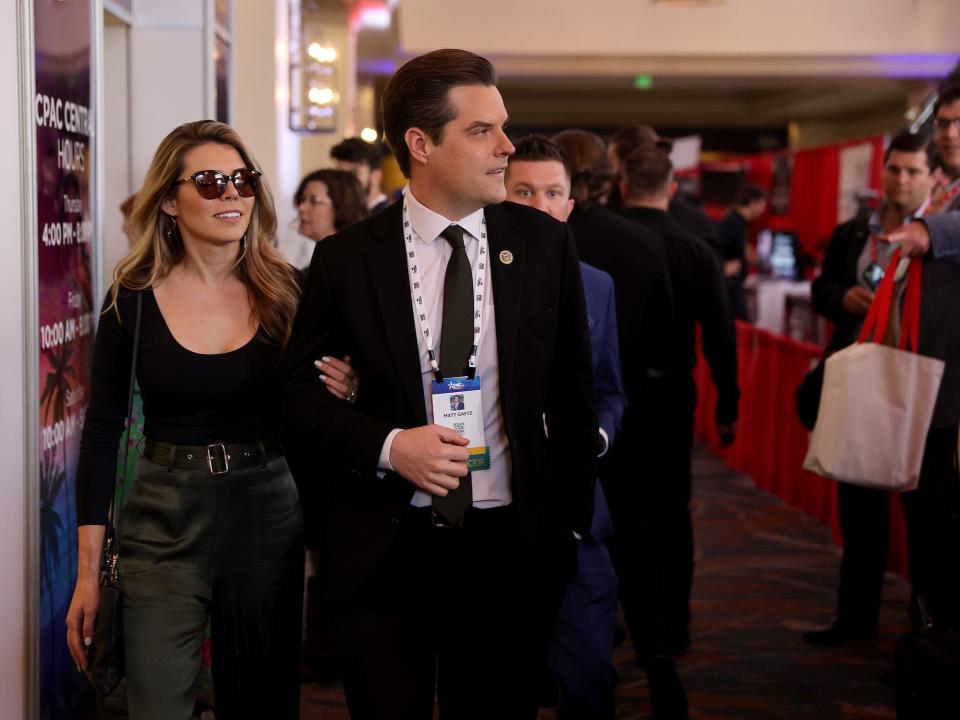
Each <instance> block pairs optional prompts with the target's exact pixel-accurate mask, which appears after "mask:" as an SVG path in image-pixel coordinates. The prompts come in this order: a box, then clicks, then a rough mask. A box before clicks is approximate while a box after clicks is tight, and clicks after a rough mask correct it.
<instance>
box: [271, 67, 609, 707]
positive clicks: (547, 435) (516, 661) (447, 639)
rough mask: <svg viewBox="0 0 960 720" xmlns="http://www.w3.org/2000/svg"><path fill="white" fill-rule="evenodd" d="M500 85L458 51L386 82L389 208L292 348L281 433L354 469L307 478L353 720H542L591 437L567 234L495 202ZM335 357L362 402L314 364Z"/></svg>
mask: <svg viewBox="0 0 960 720" xmlns="http://www.w3.org/2000/svg"><path fill="white" fill-rule="evenodd" d="M494 82H495V75H494V71H493V67H492V66H491V65H490V63H489V62H488V61H487V60H485V59H484V58H481V57H478V56H476V55H474V54H473V53H469V52H465V51H462V50H440V51H436V52H432V53H429V54H427V55H423V56H421V57H418V58H415V59H413V60H411V61H410V62H408V63H407V64H406V65H404V66H403V67H402V68H401V69H400V70H398V71H397V73H396V74H395V75H394V76H393V78H391V80H390V82H389V83H388V85H387V88H386V90H385V92H384V97H383V119H384V128H385V130H386V135H387V138H388V141H389V143H390V146H391V148H392V149H393V151H394V153H395V154H396V157H397V160H398V163H399V164H400V167H401V169H402V170H403V171H404V173H405V174H406V175H407V176H408V177H409V178H410V183H409V185H408V186H407V188H406V189H405V192H404V199H403V202H401V203H398V204H396V205H395V206H392V207H390V208H388V209H387V210H385V211H384V212H382V213H380V214H378V215H376V216H373V217H371V218H369V219H367V220H365V221H363V222H361V223H359V224H357V225H355V226H353V227H351V228H349V229H347V230H345V231H344V232H342V233H340V234H339V235H336V236H333V237H332V238H330V239H328V240H325V241H324V242H323V243H320V244H318V246H317V250H316V252H315V254H314V258H313V262H312V264H311V269H310V277H309V282H308V285H307V288H306V290H305V291H304V297H303V300H302V303H301V308H300V312H299V313H298V316H297V320H296V323H295V327H294V331H293V337H292V339H291V341H290V345H289V348H288V351H287V357H286V363H287V366H288V382H287V387H286V391H285V393H284V417H285V422H286V428H287V432H288V438H289V439H290V441H291V442H293V443H294V444H304V445H309V444H314V445H316V446H318V450H319V452H322V453H323V454H325V455H327V456H329V457H335V458H338V459H339V461H340V462H341V463H342V464H343V465H344V466H346V467H347V468H348V473H347V474H346V475H345V474H343V473H340V472H336V471H334V470H331V469H330V468H329V467H318V468H316V473H315V477H313V478H309V480H310V481H312V482H315V483H317V484H320V485H321V487H322V488H323V489H322V492H321V495H322V497H323V502H324V510H325V513H324V515H325V519H324V525H323V562H324V563H325V564H324V565H323V566H322V568H321V573H322V576H321V577H322V581H323V584H324V587H323V589H324V590H326V592H327V602H328V603H329V604H330V605H331V606H332V607H333V608H334V609H335V613H336V616H335V619H334V627H335V633H336V635H337V640H338V643H339V646H340V649H341V652H342V658H343V665H344V688H345V691H346V695H347V702H348V705H349V708H350V712H351V715H352V716H353V717H355V718H411V719H413V718H416V719H420V718H431V717H432V712H433V704H434V694H435V693H436V695H437V697H438V698H439V703H440V710H441V715H442V716H443V717H452V718H490V717H497V718H533V717H535V716H536V713H537V700H538V698H537V694H538V689H539V688H538V684H537V680H538V671H539V669H540V668H541V667H542V655H541V653H542V652H543V651H544V650H545V646H546V640H547V638H548V636H549V631H550V629H551V626H552V620H553V614H554V613H555V609H556V606H557V605H558V604H559V600H560V597H561V595H562V592H563V589H564V587H565V584H566V582H568V581H569V580H570V579H571V578H572V576H573V572H574V571H575V558H576V543H577V539H578V538H579V537H582V536H583V535H585V534H587V533H588V532H589V529H590V520H591V515H592V504H593V490H594V485H593V483H594V477H595V467H594V457H595V456H596V454H597V452H598V443H599V439H598V433H597V427H598V419H597V411H596V400H595V393H594V388H593V379H592V365H591V355H590V336H589V331H588V327H587V319H586V310H585V306H584V299H583V291H582V286H581V280H580V269H579V261H578V259H577V255H576V250H575V248H574V245H573V238H572V237H571V235H570V232H569V230H568V229H567V227H566V225H564V224H563V223H560V222H557V221H555V220H553V219H552V218H550V217H549V216H547V215H545V214H544V213H541V212H539V211H538V210H535V209H532V208H527V207H523V206H519V205H514V204H512V203H503V204H500V203H502V201H503V200H504V197H505V189H504V182H503V175H504V170H505V168H506V165H507V158H508V157H509V156H510V154H511V153H512V152H513V146H512V145H511V143H510V141H509V140H508V139H507V137H506V135H505V134H504V131H503V126H504V123H505V122H506V120H507V114H506V110H505V109H504V106H503V101H502V99H501V97H500V94H499V92H498V91H497V89H496V87H495V86H494ZM464 278H465V279H466V284H465V285H464ZM464 291H465V294H464ZM464 311H465V312H464ZM342 354H349V355H350V357H351V359H352V362H353V364H354V367H355V368H356V369H357V371H358V372H359V376H360V379H361V382H360V390H359V394H358V396H357V397H356V401H355V404H350V403H347V402H344V401H342V400H337V399H336V398H334V397H333V396H332V395H330V394H329V393H327V392H326V390H325V389H324V388H323V386H322V385H321V384H320V383H319V382H317V379H316V377H315V374H314V371H313V370H312V369H311V368H312V362H313V360H314V359H315V358H317V357H320V356H323V355H342ZM437 376H440V377H441V378H443V379H450V378H457V376H466V377H465V378H462V377H461V378H460V379H455V380H450V384H449V385H447V386H446V387H447V388H449V389H451V390H454V389H456V391H457V393H458V394H459V393H460V389H459V387H460V386H461V385H462V386H463V390H464V392H463V394H464V398H465V400H464V402H465V405H466V406H467V410H465V411H464V412H466V411H469V410H472V411H473V412H474V413H479V414H480V415H481V416H482V417H481V426H482V431H481V433H482V435H483V437H482V438H478V437H475V436H472V435H473V432H472V431H470V433H471V436H467V437H462V436H461V433H462V432H467V431H466V430H463V429H462V428H460V429H458V427H457V425H456V424H454V423H447V422H446V421H445V420H444V419H443V418H442V417H437V418H434V417H433V410H434V408H439V410H438V415H442V414H444V413H443V410H442V405H441V404H440V402H441V401H442V400H446V402H447V405H448V407H449V396H443V395H442V391H443V389H444V386H443V385H440V384H438V383H437V382H436V380H435V378H436V377H437ZM471 377H473V378H474V380H479V381H480V383H481V390H480V392H481V393H482V399H477V398H476V397H475V396H474V395H472V394H471V393H472V387H473V386H472V385H471V384H470V378H471ZM454 386H456V387H454ZM447 414H449V413H447ZM457 414H459V413H457ZM434 419H436V420H437V421H438V422H439V423H444V424H438V423H435V422H432V421H433V420H434ZM468 446H469V447H470V448H471V450H470V451H468ZM484 451H486V452H484ZM468 466H469V467H470V468H473V469H472V472H471V471H469V470H468Z"/></svg>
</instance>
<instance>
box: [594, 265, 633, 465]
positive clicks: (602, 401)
mask: <svg viewBox="0 0 960 720" xmlns="http://www.w3.org/2000/svg"><path fill="white" fill-rule="evenodd" d="M603 287H604V289H605V291H606V292H605V296H606V297H605V302H604V312H603V315H602V316H601V323H602V333H601V337H602V341H601V343H600V347H599V349H598V351H597V357H596V358H594V380H595V382H596V386H597V410H598V412H599V415H600V427H601V428H603V431H604V432H605V433H606V434H607V446H608V447H612V446H613V443H614V440H615V438H616V435H617V432H618V431H619V430H620V421H621V420H622V419H623V413H624V411H625V410H626V409H627V393H626V391H625V390H624V388H623V373H622V372H621V369H620V343H619V341H618V339H617V309H616V307H617V306H616V300H615V298H614V294H613V281H608V282H607V283H605V284H604V286H603Z"/></svg>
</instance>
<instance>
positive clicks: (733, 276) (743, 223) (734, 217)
mask: <svg viewBox="0 0 960 720" xmlns="http://www.w3.org/2000/svg"><path fill="white" fill-rule="evenodd" d="M766 211H767V191H766V190H764V189H763V188H762V187H760V186H759V185H745V186H744V187H743V188H741V190H740V192H739V193H738V195H737V202H736V205H734V207H733V208H731V209H730V212H729V213H728V214H727V216H726V217H725V218H724V219H723V220H722V221H721V222H720V224H719V225H718V226H717V244H716V250H717V254H718V255H719V256H720V262H722V263H723V277H724V278H725V279H726V281H727V293H728V294H729V296H730V304H731V305H732V306H733V314H734V315H735V316H736V317H737V318H738V319H740V320H747V319H748V318H747V303H746V299H745V298H744V296H743V280H744V278H745V277H746V276H747V228H748V227H749V225H750V223H752V222H753V221H754V220H757V219H758V218H759V217H760V216H761V215H763V213H765V212H766Z"/></svg>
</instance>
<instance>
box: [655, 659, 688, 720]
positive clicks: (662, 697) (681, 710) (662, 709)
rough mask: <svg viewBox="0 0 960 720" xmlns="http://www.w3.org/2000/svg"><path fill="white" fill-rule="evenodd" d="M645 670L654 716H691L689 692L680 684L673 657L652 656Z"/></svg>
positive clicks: (670, 719) (673, 719)
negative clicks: (688, 701)
mask: <svg viewBox="0 0 960 720" xmlns="http://www.w3.org/2000/svg"><path fill="white" fill-rule="evenodd" d="M644 670H646V672H647V685H648V686H649V688H650V704H651V705H652V706H653V717H654V718H655V719H656V720H687V719H688V718H689V717H690V709H689V706H688V704H687V694H686V693H685V692H684V691H683V685H681V684H680V678H679V676H678V675H677V666H676V665H675V664H674V662H673V658H672V657H670V656H669V655H657V656H655V657H652V658H650V659H649V660H647V661H646V662H645V663H644Z"/></svg>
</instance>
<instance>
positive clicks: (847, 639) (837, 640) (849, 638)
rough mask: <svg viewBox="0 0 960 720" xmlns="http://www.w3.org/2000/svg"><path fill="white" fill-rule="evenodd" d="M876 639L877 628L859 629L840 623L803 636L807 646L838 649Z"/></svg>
mask: <svg viewBox="0 0 960 720" xmlns="http://www.w3.org/2000/svg"><path fill="white" fill-rule="evenodd" d="M876 639H877V629H876V628H875V627H867V628H858V627H850V626H849V625H840V624H838V623H834V624H833V625H831V626H830V627H828V628H824V629H823V630H812V631H811V632H805V633H804V634H803V641H804V642H805V643H806V644H807V645H819V646H820V647H836V646H837V645H846V644H847V643H856V642H865V641H872V640H876Z"/></svg>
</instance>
